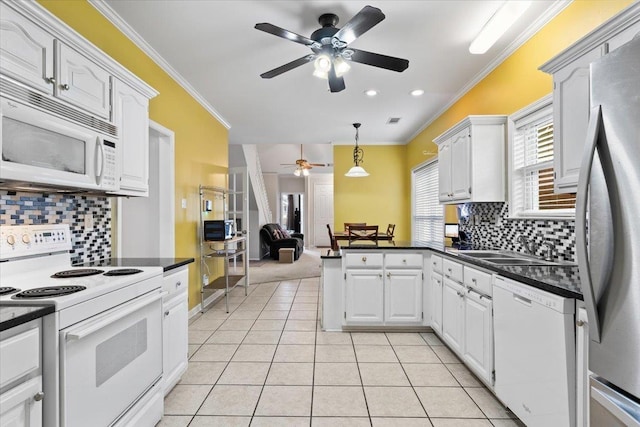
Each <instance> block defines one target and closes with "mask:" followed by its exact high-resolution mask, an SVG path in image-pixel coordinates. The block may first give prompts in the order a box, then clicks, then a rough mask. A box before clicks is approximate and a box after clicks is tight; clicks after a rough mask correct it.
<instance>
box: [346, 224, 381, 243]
mask: <svg viewBox="0 0 640 427" xmlns="http://www.w3.org/2000/svg"><path fill="white" fill-rule="evenodd" d="M359 240H370V241H372V242H374V243H375V244H376V245H377V244H378V226H377V225H350V226H349V245H351V243H352V242H354V241H359Z"/></svg>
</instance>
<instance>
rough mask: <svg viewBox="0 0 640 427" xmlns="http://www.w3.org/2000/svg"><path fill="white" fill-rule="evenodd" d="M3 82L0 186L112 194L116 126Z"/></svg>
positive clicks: (116, 167)
mask: <svg viewBox="0 0 640 427" xmlns="http://www.w3.org/2000/svg"><path fill="white" fill-rule="evenodd" d="M56 102H57V101H54V100H50V99H48V98H46V97H44V96H43V95H41V94H37V93H36V92H33V91H30V90H29V89H27V88H25V87H22V86H20V85H18V84H17V83H14V82H12V81H9V80H7V79H4V78H1V77H0V152H1V153H2V157H1V159H0V186H1V187H3V188H11V189H21V188H25V189H30V190H33V189H39V188H42V189H48V188H69V189H84V190H93V191H97V192H113V191H117V190H118V189H119V188H120V171H119V161H118V158H119V157H118V156H119V151H118V150H119V141H118V138H117V129H116V128H115V126H113V125H111V124H109V123H107V122H103V121H102V120H99V119H96V118H94V117H92V116H89V115H87V114H85V113H81V112H78V111H77V110H75V109H71V108H70V107H68V106H65V105H63V104H60V105H57V104H56Z"/></svg>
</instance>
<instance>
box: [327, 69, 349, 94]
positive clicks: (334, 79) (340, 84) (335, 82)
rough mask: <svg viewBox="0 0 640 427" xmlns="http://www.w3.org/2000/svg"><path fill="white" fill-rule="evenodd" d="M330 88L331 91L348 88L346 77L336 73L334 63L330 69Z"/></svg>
mask: <svg viewBox="0 0 640 427" xmlns="http://www.w3.org/2000/svg"><path fill="white" fill-rule="evenodd" d="M328 77H329V90H330V91H331V93H335V92H340V91H342V90H344V89H345V88H346V86H345V85H344V79H343V78H342V77H338V76H337V75H336V67H334V66H333V65H332V66H331V68H330V69H329V76H328Z"/></svg>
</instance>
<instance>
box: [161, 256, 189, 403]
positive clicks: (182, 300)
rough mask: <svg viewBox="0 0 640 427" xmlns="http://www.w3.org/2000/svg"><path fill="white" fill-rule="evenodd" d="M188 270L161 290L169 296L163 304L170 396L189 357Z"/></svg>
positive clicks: (179, 272)
mask: <svg viewBox="0 0 640 427" xmlns="http://www.w3.org/2000/svg"><path fill="white" fill-rule="evenodd" d="M188 287H189V270H188V269H187V268H186V267H185V268H181V269H179V270H177V271H174V272H170V273H169V274H167V275H165V277H164V279H163V285H162V289H163V291H165V292H168V294H167V296H165V299H163V301H162V311H163V318H162V319H163V321H162V338H163V342H162V347H163V351H162V353H163V360H162V378H163V379H162V383H163V389H164V394H165V395H166V394H168V393H169V392H170V391H171V389H172V388H173V386H175V385H176V384H177V383H178V381H180V378H181V377H182V374H184V373H185V371H186V370H187V363H188V362H187V359H188V353H189V345H188V342H189V338H188V328H189V305H188V298H187V288H188Z"/></svg>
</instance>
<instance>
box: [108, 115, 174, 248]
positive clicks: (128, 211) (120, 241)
mask: <svg viewBox="0 0 640 427" xmlns="http://www.w3.org/2000/svg"><path fill="white" fill-rule="evenodd" d="M174 146H175V137H174V133H173V131H172V130H170V129H167V128H165V127H164V126H161V125H159V124H158V123H156V122H154V121H151V120H150V121H149V197H127V198H124V197H122V198H118V199H116V200H117V221H116V222H117V232H116V254H115V256H116V257H118V258H173V257H174V255H175V203H174V200H175V184H174V182H175V170H174Z"/></svg>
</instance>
